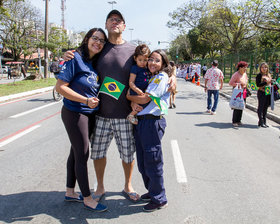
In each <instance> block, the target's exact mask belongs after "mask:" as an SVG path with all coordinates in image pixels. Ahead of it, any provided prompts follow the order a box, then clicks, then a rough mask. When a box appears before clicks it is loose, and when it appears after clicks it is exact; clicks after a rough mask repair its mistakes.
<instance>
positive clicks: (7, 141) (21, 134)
mask: <svg viewBox="0 0 280 224" xmlns="http://www.w3.org/2000/svg"><path fill="white" fill-rule="evenodd" d="M40 126H41V125H35V126H32V127H30V128H28V129H26V130H24V131H22V132H20V133H18V134H16V135H14V136H12V137H10V138H8V139H6V140H5V141H2V142H0V148H1V147H2V146H4V145H7V144H9V143H11V142H13V141H14V140H16V139H18V138H20V137H22V136H24V135H26V134H28V133H30V132H31V131H34V130H35V129H37V128H39V127H40Z"/></svg>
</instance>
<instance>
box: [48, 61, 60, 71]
mask: <svg viewBox="0 0 280 224" xmlns="http://www.w3.org/2000/svg"><path fill="white" fill-rule="evenodd" d="M60 70H61V66H59V61H54V62H53V63H52V64H51V67H50V71H51V72H53V73H59V72H60Z"/></svg>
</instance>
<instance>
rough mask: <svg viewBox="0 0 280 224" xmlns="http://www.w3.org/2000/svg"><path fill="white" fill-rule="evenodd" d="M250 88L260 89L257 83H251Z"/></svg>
mask: <svg viewBox="0 0 280 224" xmlns="http://www.w3.org/2000/svg"><path fill="white" fill-rule="evenodd" d="M250 88H251V90H253V91H256V90H258V87H257V85H256V83H253V82H252V83H250Z"/></svg>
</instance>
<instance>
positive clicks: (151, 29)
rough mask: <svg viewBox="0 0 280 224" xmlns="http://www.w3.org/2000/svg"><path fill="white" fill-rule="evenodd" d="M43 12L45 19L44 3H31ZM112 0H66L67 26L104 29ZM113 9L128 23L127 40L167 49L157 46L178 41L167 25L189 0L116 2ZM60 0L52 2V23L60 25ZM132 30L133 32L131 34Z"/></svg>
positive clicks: (50, 7)
mask: <svg viewBox="0 0 280 224" xmlns="http://www.w3.org/2000/svg"><path fill="white" fill-rule="evenodd" d="M29 1H30V2H31V4H32V5H33V6H35V7H37V8H39V9H40V11H41V12H42V15H43V18H44V15H45V14H44V13H45V1H43V0H29ZM108 1H112V0H66V10H65V14H64V15H65V25H66V28H67V29H71V30H74V31H88V30H89V29H91V28H93V27H101V28H105V19H106V16H107V14H108V13H109V12H110V11H111V10H112V4H109V3H108ZM115 1H116V2H117V4H114V5H113V6H114V9H117V10H119V11H120V12H121V13H122V14H123V16H124V18H125V21H126V30H125V31H124V33H123V38H124V39H125V40H127V41H130V40H131V36H132V39H140V40H143V41H149V42H150V43H151V45H150V48H151V50H154V49H156V48H167V47H168V44H166V43H165V44H160V45H158V41H167V42H168V41H171V40H173V39H174V38H175V36H176V32H175V30H172V29H169V28H168V27H167V26H166V24H167V22H168V20H169V19H170V17H169V16H168V13H169V12H173V11H174V10H175V9H177V8H178V7H180V6H182V5H183V3H184V2H186V0H115ZM60 8H61V0H50V1H49V22H55V23H57V24H61V9H60ZM129 29H133V30H132V31H131V30H129Z"/></svg>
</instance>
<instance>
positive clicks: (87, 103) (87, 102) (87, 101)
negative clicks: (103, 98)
mask: <svg viewBox="0 0 280 224" xmlns="http://www.w3.org/2000/svg"><path fill="white" fill-rule="evenodd" d="M87 106H88V98H87Z"/></svg>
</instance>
